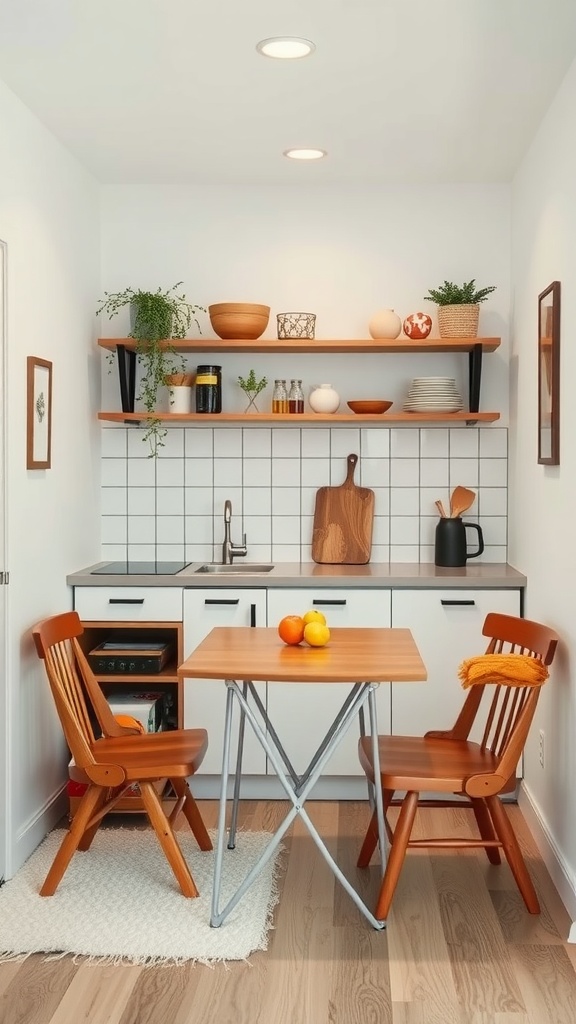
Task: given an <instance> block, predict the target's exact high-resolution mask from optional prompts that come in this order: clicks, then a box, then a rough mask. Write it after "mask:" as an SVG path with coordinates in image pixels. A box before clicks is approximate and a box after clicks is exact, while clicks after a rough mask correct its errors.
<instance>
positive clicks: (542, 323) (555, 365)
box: [538, 281, 560, 466]
mask: <svg viewBox="0 0 576 1024" xmlns="http://www.w3.org/2000/svg"><path fill="white" fill-rule="evenodd" d="M538 462H539V463H540V464H541V465H543V466H558V465H559V463H560V281H553V282H552V284H550V285H548V287H547V288H545V289H544V291H543V292H540V295H539V296H538Z"/></svg>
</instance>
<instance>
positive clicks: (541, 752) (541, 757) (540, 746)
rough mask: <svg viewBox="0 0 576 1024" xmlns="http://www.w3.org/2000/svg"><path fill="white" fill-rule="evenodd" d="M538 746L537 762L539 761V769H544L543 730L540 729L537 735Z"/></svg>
mask: <svg viewBox="0 0 576 1024" xmlns="http://www.w3.org/2000/svg"><path fill="white" fill-rule="evenodd" d="M539 737H540V740H539V744H538V760H539V761H540V767H541V768H543V767H544V729H540V733H539Z"/></svg>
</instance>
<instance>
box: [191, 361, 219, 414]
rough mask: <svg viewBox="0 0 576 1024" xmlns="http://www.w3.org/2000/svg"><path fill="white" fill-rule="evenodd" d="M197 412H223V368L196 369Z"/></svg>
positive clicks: (206, 366)
mask: <svg viewBox="0 0 576 1024" xmlns="http://www.w3.org/2000/svg"><path fill="white" fill-rule="evenodd" d="M196 412H200V413H202V412H206V413H208V412H222V367H221V366H213V365H205V366H198V367H196Z"/></svg>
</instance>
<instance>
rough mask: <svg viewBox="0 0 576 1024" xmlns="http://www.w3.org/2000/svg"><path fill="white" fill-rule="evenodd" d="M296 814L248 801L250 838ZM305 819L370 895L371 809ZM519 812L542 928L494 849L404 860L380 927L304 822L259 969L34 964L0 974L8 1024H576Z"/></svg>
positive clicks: (575, 963)
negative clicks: (365, 837)
mask: <svg viewBox="0 0 576 1024" xmlns="http://www.w3.org/2000/svg"><path fill="white" fill-rule="evenodd" d="M286 807H287V805H286V804H284V803H280V802H278V803H259V802H245V803H243V804H242V816H241V823H242V827H245V828H268V829H274V828H275V826H276V825H277V823H278V822H279V821H280V820H281V818H282V817H283V815H284V814H285V812H286ZM307 808H308V810H309V813H311V815H312V817H313V819H314V821H315V824H316V825H317V826H318V827H319V829H320V830H321V832H322V834H323V835H325V836H328V837H329V846H330V848H331V850H332V851H333V852H335V853H336V854H337V856H338V858H339V861H340V863H341V864H342V865H343V866H344V868H345V871H346V872H347V873H348V874H349V877H351V878H355V879H356V883H357V885H358V886H359V887H361V889H362V891H363V892H364V893H365V895H366V897H367V898H368V899H370V900H374V899H375V895H376V891H377V887H378V880H379V873H378V868H377V866H374V867H372V868H371V869H370V870H369V871H358V870H357V869H356V867H355V859H356V856H357V853H358V849H359V843H360V836H361V834H362V832H363V829H364V827H365V824H366V820H367V813H368V812H367V807H366V805H365V804H360V803H341V804H337V803H324V802H316V803H312V802H310V803H308V804H307ZM202 810H203V813H204V815H205V818H206V820H207V822H208V824H209V825H210V826H213V825H214V824H215V822H216V805H215V804H213V803H212V802H205V803H203V804H202ZM509 813H510V815H511V817H512V820H513V822H514V825H515V828H516V830H517V833H518V834H519V835H520V838H521V843H522V846H523V849H524V851H525V854H526V856H527V858H528V864H529V868H530V871H531V873H532V876H533V878H534V882H535V885H536V888H537V890H538V895H539V898H540V901H541V904H542V914H541V915H540V916H538V917H534V916H531V915H529V914H528V913H527V912H526V911H525V909H524V905H523V903H522V900H521V898H520V896H519V894H518V892H517V890H516V887H515V885H514V883H513V881H512V878H511V875H510V872H509V869H508V867H507V865H505V864H503V865H502V866H501V867H493V866H491V865H490V864H489V863H488V860H487V859H486V856H485V854H484V852H483V851H481V850H478V851H465V852H463V851H460V852H458V851H453V852H448V851H445V852H444V851H433V850H432V851H424V850H420V851H417V852H416V851H413V852H411V853H410V854H409V856H408V859H407V861H406V864H405V866H404V870H403V873H402V877H401V880H400V883H399V887H398V889H397V891H396V895H395V898H394V903H393V909H392V912H391V915H390V919H389V923H388V928H387V930H386V931H384V932H376V931H374V930H373V929H372V928H370V926H369V925H368V923H367V922H366V921H365V920H364V918H362V917H361V915H360V914H359V912H358V911H357V910H356V908H355V907H354V905H353V904H352V902H351V901H350V900H349V898H348V897H347V896H346V894H345V893H344V891H343V890H342V889H341V887H340V886H339V885H338V884H337V883H336V882H335V879H334V878H333V876H332V874H331V873H330V871H329V869H328V867H327V865H326V864H325V862H324V861H323V860H322V858H321V856H320V854H319V853H318V851H317V850H316V847H315V846H314V844H313V842H312V840H311V839H310V837H309V836H308V834H307V833H306V831H305V830H304V829H303V828H302V826H301V824H300V823H299V822H296V824H295V826H294V828H293V829H292V830H291V832H290V833H289V835H288V837H287V841H286V846H287V852H286V854H285V870H284V872H283V875H282V890H283V891H282V895H281V900H280V904H279V906H278V907H277V909H276V914H275V928H274V931H273V933H272V935H271V941H270V946H269V949H268V951H267V952H266V953H256V954H254V955H253V956H252V958H251V962H250V964H243V963H232V964H230V965H228V966H227V967H225V966H223V965H218V966H217V967H215V968H208V967H204V966H198V965H197V966H184V967H160V968H148V969H144V968H140V967H129V966H124V967H122V966H120V967H97V966H96V967H94V966H90V965H88V964H86V963H74V962H73V960H72V958H71V957H65V958H64V959H61V960H56V961H48V962H44V961H43V960H42V958H41V957H40V956H34V957H30V958H29V959H28V960H25V961H24V962H22V963H6V964H0V1022H1V1024H81V1022H83V1024H213V1022H214V1024H216V1022H218V1024H575V1022H576V947H574V946H569V945H567V944H566V942H565V941H564V940H565V937H566V935H567V934H568V928H569V920H568V915H567V914H566V911H565V910H564V907H563V906H562V903H561V902H560V899H559V897H558V895H557V893H556V890H555V889H554V886H553V885H552V883H551V881H550V878H549V876H548V874H547V871H546V869H545V867H544V865H543V863H542V860H541V859H540V857H539V856H538V853H537V851H536V847H535V845H534V843H533V841H532V839H531V836H530V834H529V832H528V829H527V827H526V825H525V823H524V821H523V819H522V816H521V814H520V811H519V810H518V808H517V807H515V806H514V807H509ZM109 821H110V825H109V827H114V819H113V818H111V819H109ZM117 823H118V819H116V824H117ZM122 823H123V824H126V819H125V818H124V819H123V821H122ZM418 829H419V833H420V834H421V835H425V834H430V833H431V831H432V829H435V830H436V831H438V829H440V830H441V831H442V832H443V834H449V833H451V832H453V833H454V834H462V833H465V832H467V831H468V830H469V829H471V823H470V816H469V815H468V814H467V813H466V812H465V811H464V810H462V809H456V808H449V809H444V808H442V809H438V808H435V809H424V810H423V811H421V812H420V818H419V822H418ZM246 898H249V896H247V897H246Z"/></svg>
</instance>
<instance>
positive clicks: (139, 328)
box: [96, 281, 206, 458]
mask: <svg viewBox="0 0 576 1024" xmlns="http://www.w3.org/2000/svg"><path fill="white" fill-rule="evenodd" d="M181 285H182V281H178V283H177V284H175V285H173V286H172V287H171V288H167V289H166V290H165V291H163V290H162V289H161V288H158V289H157V291H155V292H149V291H142V290H141V289H134V288H125V289H124V291H121V292H104V296H105V297H104V299H103V300H102V301H101V303H100V305H99V306H98V309H97V310H96V314H97V315H98V314H100V313H106V314H107V315H108V319H110V320H111V319H112V317H114V316H116V315H117V314H118V313H119V312H120V310H121V309H123V308H124V307H125V306H130V331H129V334H128V337H129V338H134V339H135V341H136V355H137V358H138V361H139V362H140V363H141V365H142V377H141V380H140V389H139V392H138V395H137V396H136V397H137V399H138V401H141V402H142V403H143V405H144V409H145V410H146V413H147V427H146V431H145V433H144V435H143V438H142V439H143V441H145V442H147V443H148V444H149V445H150V457H151V458H153V457H154V456H156V455H157V454H158V449H159V448H162V447H163V446H164V443H165V441H164V439H165V437H166V434H167V430H166V428H165V427H163V425H162V421H161V420H159V419H158V417H157V416H155V415H154V413H156V411H157V405H158V390H159V388H161V387H162V386H163V385H164V383H165V378H166V376H168V375H169V374H172V373H183V372H184V370H185V368H186V364H185V359H184V356H183V355H182V353H181V352H177V351H176V349H175V348H174V345H173V344H172V343H171V342H172V340H173V339H181V338H185V337H186V336H187V332H188V331H189V329H190V327H191V326H192V323H195V324H196V327H197V328H198V331H199V333H200V334H201V333H202V331H201V328H200V324H199V323H198V317H197V314H198V313H205V312H206V310H205V308H204V306H197V305H194V304H193V303H191V302H187V301H186V296H185V295H184V294H183V293H179V292H178V289H179V288H180V287H181Z"/></svg>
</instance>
